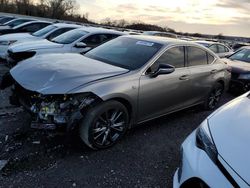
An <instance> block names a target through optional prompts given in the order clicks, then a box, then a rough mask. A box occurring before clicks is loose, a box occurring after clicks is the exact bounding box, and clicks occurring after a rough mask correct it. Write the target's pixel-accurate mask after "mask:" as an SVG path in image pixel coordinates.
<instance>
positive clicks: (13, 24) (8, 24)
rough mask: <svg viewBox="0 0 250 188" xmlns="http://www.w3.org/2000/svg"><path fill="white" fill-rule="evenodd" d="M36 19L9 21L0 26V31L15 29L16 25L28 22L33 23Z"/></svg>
mask: <svg viewBox="0 0 250 188" xmlns="http://www.w3.org/2000/svg"><path fill="white" fill-rule="evenodd" d="M35 20H36V19H30V18H16V19H13V20H10V21H8V22H6V23H4V24H3V25H0V30H2V29H10V28H13V27H16V26H18V25H21V24H24V23H26V22H30V21H35Z"/></svg>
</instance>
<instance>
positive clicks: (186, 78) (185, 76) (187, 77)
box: [179, 75, 189, 80]
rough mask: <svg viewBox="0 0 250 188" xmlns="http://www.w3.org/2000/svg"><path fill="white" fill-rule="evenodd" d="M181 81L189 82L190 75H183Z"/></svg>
mask: <svg viewBox="0 0 250 188" xmlns="http://www.w3.org/2000/svg"><path fill="white" fill-rule="evenodd" d="M179 80H189V75H183V76H181V77H180V78H179Z"/></svg>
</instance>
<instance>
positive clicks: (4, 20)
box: [0, 16, 15, 26]
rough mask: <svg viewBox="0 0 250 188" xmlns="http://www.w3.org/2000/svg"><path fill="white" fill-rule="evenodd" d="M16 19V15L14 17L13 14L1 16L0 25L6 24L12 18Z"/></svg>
mask: <svg viewBox="0 0 250 188" xmlns="http://www.w3.org/2000/svg"><path fill="white" fill-rule="evenodd" d="M14 19H15V17H13V16H3V17H1V18H0V26H1V25H4V24H5V23H7V22H9V21H11V20H14Z"/></svg>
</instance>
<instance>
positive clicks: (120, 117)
mask: <svg viewBox="0 0 250 188" xmlns="http://www.w3.org/2000/svg"><path fill="white" fill-rule="evenodd" d="M128 125H129V114H128V110H127V108H126V107H125V106H124V105H123V104H122V103H120V102H118V101H107V102H103V103H101V104H99V105H97V106H95V107H93V108H91V109H89V110H88V111H87V113H86V114H85V118H83V120H82V121H81V123H80V127H79V133H80V138H81V139H82V141H83V142H84V143H85V144H86V145H87V146H88V147H90V148H92V149H105V148H108V147H111V146H113V145H114V144H116V143H117V142H118V141H119V140H120V139H121V138H122V137H123V136H124V134H125V133H126V131H127V129H128Z"/></svg>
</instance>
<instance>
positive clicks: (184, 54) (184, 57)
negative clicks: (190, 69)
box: [150, 45, 186, 69]
mask: <svg viewBox="0 0 250 188" xmlns="http://www.w3.org/2000/svg"><path fill="white" fill-rule="evenodd" d="M180 47H181V48H183V60H184V62H183V67H178V68H175V69H182V68H185V67H186V53H185V51H186V50H185V49H186V48H185V46H182V45H181V46H175V47H171V48H169V49H167V50H166V51H165V52H164V53H162V54H161V55H160V56H159V57H158V58H157V60H156V61H155V62H154V63H153V64H155V63H156V62H157V61H158V60H159V59H160V58H161V57H162V56H163V55H164V54H165V53H166V52H167V51H169V50H171V49H173V48H180ZM153 64H152V65H151V66H153ZM151 66H150V67H151Z"/></svg>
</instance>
